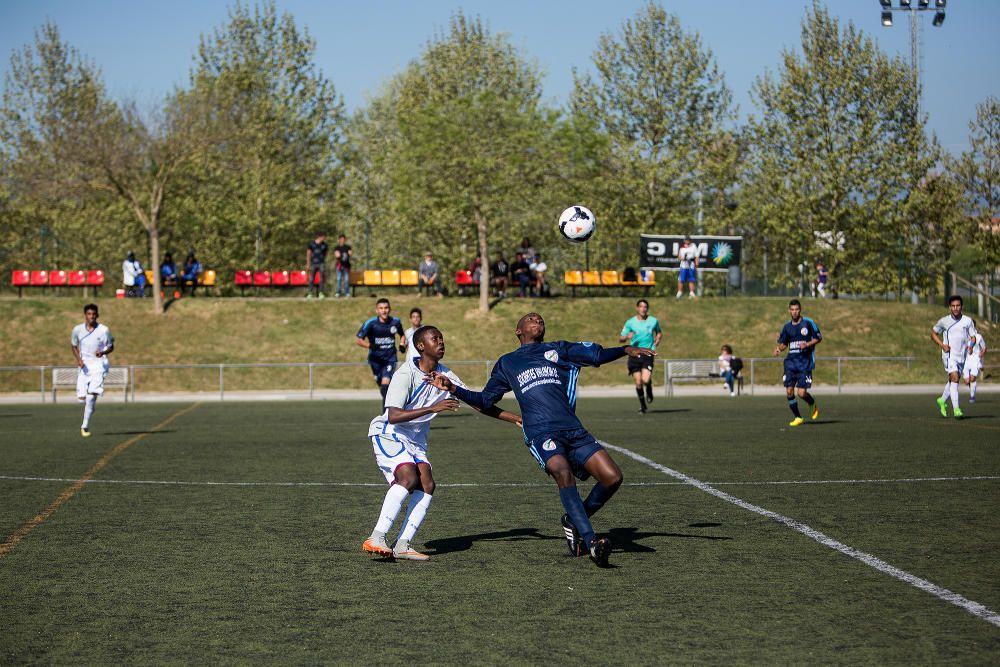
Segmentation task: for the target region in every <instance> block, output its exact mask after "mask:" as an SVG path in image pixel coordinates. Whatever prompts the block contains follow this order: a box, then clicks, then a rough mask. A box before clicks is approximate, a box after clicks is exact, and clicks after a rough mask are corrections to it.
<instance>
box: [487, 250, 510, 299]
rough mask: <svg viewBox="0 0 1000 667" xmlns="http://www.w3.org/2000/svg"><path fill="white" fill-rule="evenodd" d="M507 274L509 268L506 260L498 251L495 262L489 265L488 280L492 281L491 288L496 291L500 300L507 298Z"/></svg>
mask: <svg viewBox="0 0 1000 667" xmlns="http://www.w3.org/2000/svg"><path fill="white" fill-rule="evenodd" d="M509 272H510V267H509V266H508V265H507V258H506V257H504V256H503V252H500V251H498V252H497V261H495V262H493V263H492V264H490V279H492V281H493V287H495V288H496V290H497V296H499V297H501V298H503V297H505V296H507V280H508V274H509Z"/></svg>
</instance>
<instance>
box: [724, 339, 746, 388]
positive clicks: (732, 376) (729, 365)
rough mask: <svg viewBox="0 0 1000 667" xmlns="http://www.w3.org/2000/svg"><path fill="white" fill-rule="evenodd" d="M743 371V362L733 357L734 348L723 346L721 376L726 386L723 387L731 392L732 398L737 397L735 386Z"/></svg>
mask: <svg viewBox="0 0 1000 667" xmlns="http://www.w3.org/2000/svg"><path fill="white" fill-rule="evenodd" d="M741 370H743V362H742V361H741V360H740V359H737V358H736V357H735V356H733V348H731V347H730V346H728V345H723V346H722V354H720V355H719V375H721V376H722V379H723V381H724V382H725V384H724V385H723V387H725V388H726V389H728V390H729V395H730V396H735V395H736V391H735V390H734V388H733V387H734V385H735V382H736V376H737V375H739V374H740V371H741Z"/></svg>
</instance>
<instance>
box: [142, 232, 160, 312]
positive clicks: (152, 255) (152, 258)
mask: <svg viewBox="0 0 1000 667" xmlns="http://www.w3.org/2000/svg"><path fill="white" fill-rule="evenodd" d="M146 231H148V232H149V268H150V270H151V271H152V272H153V312H154V313H156V314H157V315H162V314H163V293H162V289H163V278H162V277H161V276H160V230H159V228H158V226H157V220H156V219H155V218H153V219H151V220H150V224H149V227H148V228H147V230H146Z"/></svg>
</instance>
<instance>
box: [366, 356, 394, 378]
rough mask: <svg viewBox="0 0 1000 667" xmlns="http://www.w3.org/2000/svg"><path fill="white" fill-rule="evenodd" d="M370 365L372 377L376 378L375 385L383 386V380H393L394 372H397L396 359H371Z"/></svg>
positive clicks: (369, 360)
mask: <svg viewBox="0 0 1000 667" xmlns="http://www.w3.org/2000/svg"><path fill="white" fill-rule="evenodd" d="M368 365H369V366H371V368H372V375H374V376H375V384H382V378H386V379H391V378H392V373H393V371H395V370H396V360H395V359H379V358H378V357H375V358H369V359H368Z"/></svg>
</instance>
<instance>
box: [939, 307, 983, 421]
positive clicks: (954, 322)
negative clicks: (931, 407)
mask: <svg viewBox="0 0 1000 667" xmlns="http://www.w3.org/2000/svg"><path fill="white" fill-rule="evenodd" d="M948 309H949V310H950V311H951V312H950V313H949V314H948V315H945V316H944V317H942V318H941V319H940V320H938V321H937V324H935V325H934V327H933V328H932V329H931V340H933V341H934V342H935V343H936V344H937V346H938V347H940V348H941V361H942V362H943V363H944V370H945V372H946V373H947V374H948V382H947V383H946V384H945V386H944V393H942V394H941V396H940V397H939V398H938V399H937V404H938V409H940V410H941V416H942V417H947V416H948V397H949V396H950V397H951V408H952V414H953V415H954V416H955V418H956V419H961V418H962V416H963V415H962V409H961V408H959V407H958V383H959V381H960V378H961V376H962V371H963V367H964V365H965V360H966V357H967V356H968V352H969V347H970V346H971V345H972V344H973V343H974V342H975V340H976V338H977V335H976V324H975V322H973V321H972V318H971V317H969V316H968V315H963V314H962V297H960V296H958V295H957V294H956V295H954V296H952V297H951V298H949V299H948Z"/></svg>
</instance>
